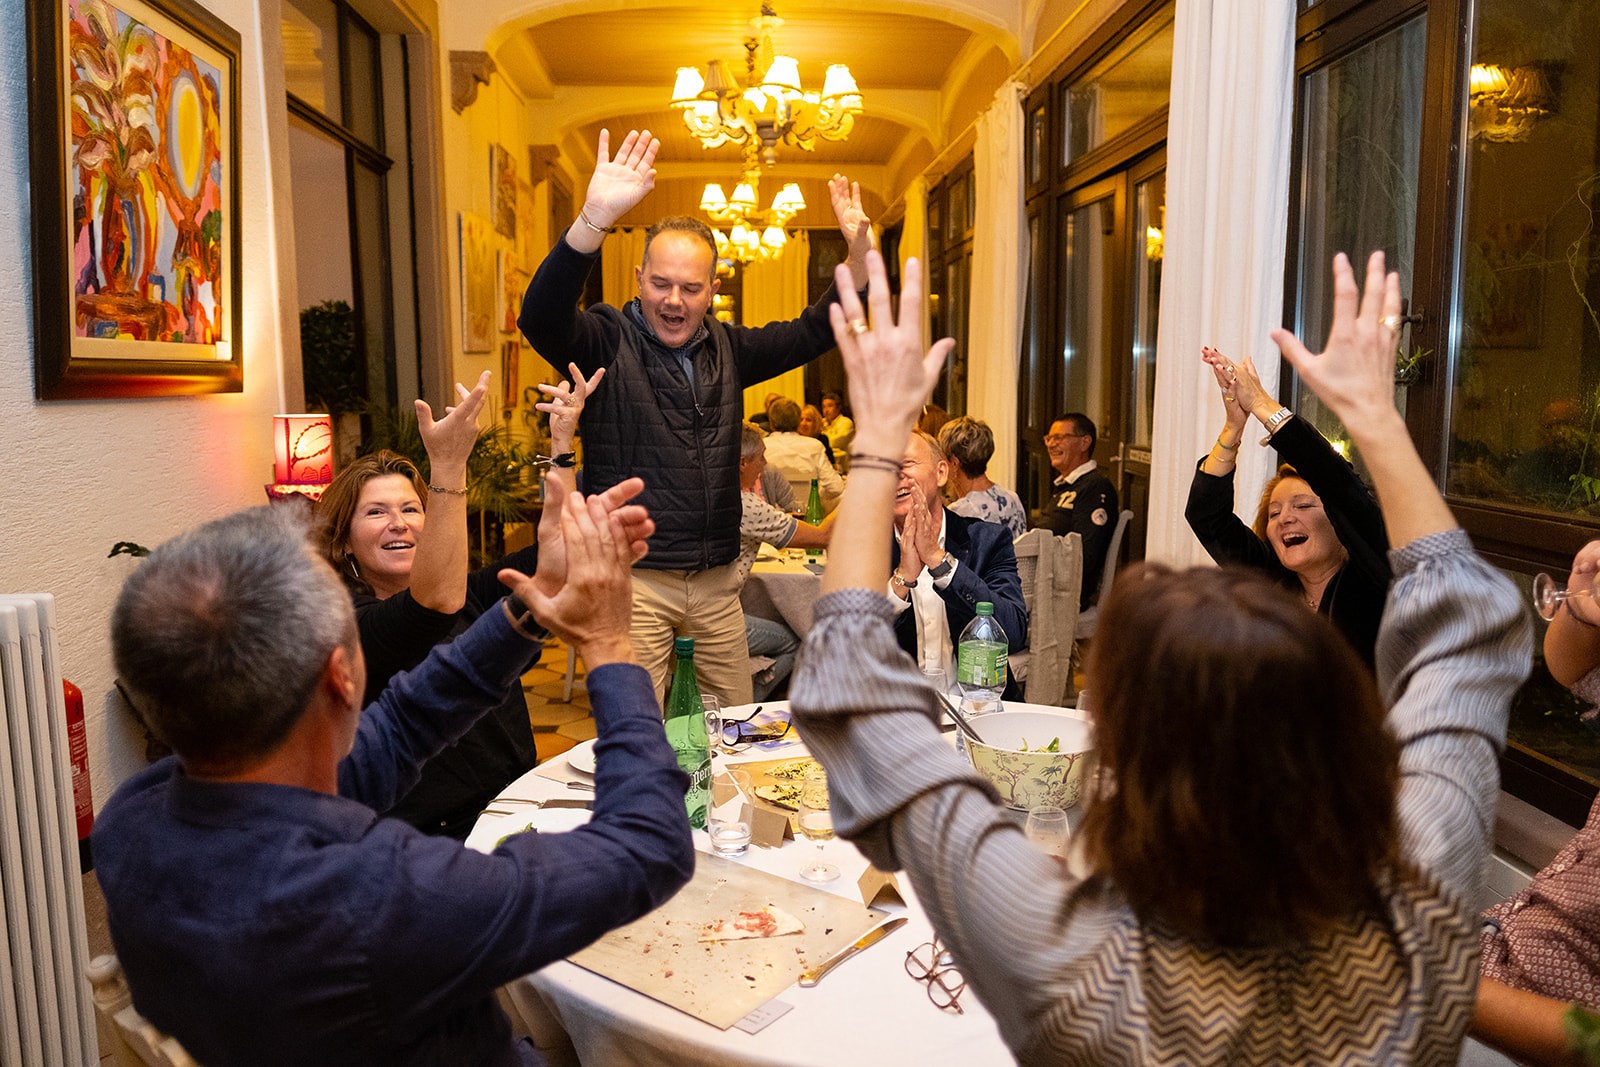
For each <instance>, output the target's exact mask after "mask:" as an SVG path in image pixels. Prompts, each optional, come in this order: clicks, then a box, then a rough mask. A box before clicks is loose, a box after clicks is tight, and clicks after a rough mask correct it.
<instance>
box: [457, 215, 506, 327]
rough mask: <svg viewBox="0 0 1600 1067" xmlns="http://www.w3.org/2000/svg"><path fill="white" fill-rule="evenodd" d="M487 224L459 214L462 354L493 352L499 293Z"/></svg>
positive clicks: (496, 262)
mask: <svg viewBox="0 0 1600 1067" xmlns="http://www.w3.org/2000/svg"><path fill="white" fill-rule="evenodd" d="M491 232H492V230H491V228H490V226H489V224H488V223H487V222H486V221H484V219H483V218H482V217H480V216H478V215H471V214H468V213H466V212H463V213H462V214H461V351H463V352H493V351H494V340H495V329H494V326H495V306H496V304H497V302H498V300H497V296H498V293H499V287H500V282H499V250H498V249H497V248H495V246H494V243H493V238H492V237H491V236H490V234H491Z"/></svg>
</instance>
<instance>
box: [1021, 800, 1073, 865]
mask: <svg viewBox="0 0 1600 1067" xmlns="http://www.w3.org/2000/svg"><path fill="white" fill-rule="evenodd" d="M1023 833H1024V834H1026V835H1027V838H1028V840H1029V841H1032V842H1033V843H1034V844H1035V845H1037V846H1038V848H1039V850H1040V851H1041V852H1043V853H1044V854H1045V855H1047V856H1055V857H1057V858H1059V859H1063V860H1064V859H1066V858H1067V842H1068V841H1069V840H1070V839H1071V837H1072V831H1071V830H1069V829H1068V828H1067V813H1066V812H1064V811H1062V810H1061V809H1060V808H1058V807H1056V806H1055V805H1054V804H1041V805H1040V806H1039V807H1037V808H1032V809H1030V810H1029V811H1028V825H1027V827H1026V828H1025V829H1024V830H1023Z"/></svg>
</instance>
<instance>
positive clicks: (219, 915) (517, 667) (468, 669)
mask: <svg viewBox="0 0 1600 1067" xmlns="http://www.w3.org/2000/svg"><path fill="white" fill-rule="evenodd" d="M552 487H554V488H552ZM639 488H640V485H639V483H638V480H637V479H634V480H632V481H631V483H623V484H622V485H619V486H618V487H617V489H616V490H614V491H613V492H611V493H608V494H606V495H605V496H603V497H593V498H590V499H587V500H585V499H584V498H583V497H582V496H581V495H579V494H577V493H573V494H571V495H570V496H568V495H567V494H565V493H564V492H562V490H561V488H560V486H559V484H558V483H556V482H555V481H554V480H553V479H552V480H550V481H549V482H547V486H546V493H547V494H548V499H547V507H548V508H554V509H557V510H558V511H559V520H558V521H557V522H556V523H553V524H543V525H544V526H545V528H544V530H543V531H542V532H541V538H540V541H541V544H540V548H541V552H540V557H539V568H538V572H537V573H536V574H535V575H534V576H533V577H531V578H530V577H528V576H527V575H524V574H521V573H519V572H517V571H515V570H510V569H507V570H503V571H501V572H500V576H499V577H500V580H501V581H502V582H504V583H505V584H506V585H507V586H508V587H510V588H511V590H512V593H511V595H510V596H508V597H506V598H505V599H504V600H502V601H501V603H500V604H499V605H498V606H496V607H495V608H494V609H492V610H490V611H488V612H486V613H484V614H483V615H482V616H481V617H480V618H479V619H478V620H477V621H476V622H474V623H473V625H472V626H471V627H470V628H469V629H467V630H466V631H465V632H464V633H462V634H461V635H460V636H459V637H457V638H456V639H455V640H454V641H452V642H451V643H449V644H446V645H440V646H438V647H436V648H435V649H434V651H433V652H432V653H431V654H430V655H429V656H428V658H427V659H425V660H424V661H423V662H422V663H421V664H419V665H418V666H417V667H416V669H414V670H412V671H409V672H405V673H402V674H399V675H397V676H396V677H395V679H394V680H393V681H392V682H391V683H390V685H389V687H388V688H387V689H386V690H385V691H384V692H383V694H382V695H381V696H380V697H379V698H378V699H377V700H376V701H375V702H374V703H373V704H372V705H370V706H369V707H368V708H366V709H365V710H364V711H363V710H362V709H361V699H362V693H363V689H364V686H365V680H366V679H365V676H366V665H365V661H364V660H363V658H362V653H361V645H360V641H359V640H358V638H357V634H356V627H355V619H354V615H353V613H352V610H351V606H350V598H349V596H348V595H347V594H346V593H345V591H344V589H343V588H342V587H341V585H340V583H339V580H338V579H337V578H336V576H335V575H334V573H333V571H332V570H331V569H330V568H329V566H328V564H327V563H326V562H325V561H323V559H322V558H321V557H320V555H319V554H318V553H317V552H316V551H315V550H314V549H313V547H312V546H311V545H310V544H309V542H308V541H307V539H306V531H305V529H304V527H303V525H302V524H301V523H300V522H299V521H298V518H297V517H296V516H294V515H292V514H289V513H287V512H285V511H282V510H277V509H267V508H260V509H256V510H254V511H247V512H241V513H239V514H237V515H232V516H229V517H227V518H224V519H219V520H217V521H215V522H212V523H209V524H207V525H205V526H202V527H200V528H199V529H197V530H194V531H192V532H190V533H188V534H185V535H183V536H180V537H178V538H176V539H175V540H173V541H171V542H169V543H168V544H166V545H164V546H162V547H161V548H160V549H158V550H157V551H156V552H155V553H154V554H152V555H151V556H150V558H149V559H147V560H146V561H145V562H144V563H143V564H142V565H141V567H140V568H139V570H138V571H137V572H135V574H134V575H133V576H132V577H131V578H130V579H129V580H128V582H127V583H126V584H125V585H124V587H123V590H122V594H121V596H120V597H119V599H118V601H117V606H116V609H115V611H114V613H113V617H112V646H113V649H112V650H113V656H114V658H115V662H116V667H117V670H118V672H119V673H120V674H121V676H122V680H123V684H124V685H125V686H126V688H127V689H128V691H129V693H130V696H131V699H132V700H133V702H134V703H135V704H136V705H137V707H138V708H139V710H140V711H141V712H142V714H143V715H144V717H145V719H146V721H147V722H149V724H150V725H151V727H152V729H153V730H154V731H155V732H156V734H157V735H158V736H159V737H160V738H161V739H162V740H164V741H165V742H167V743H168V744H169V745H171V746H172V748H173V750H174V752H175V755H173V756H170V757H168V758H166V759H164V760H161V761H160V762H158V763H156V764H154V765H152V766H151V767H149V768H148V769H146V770H145V771H142V772H141V773H139V774H136V775H134V776H133V777H132V778H130V779H129V780H128V781H127V782H125V783H123V785H122V786H121V788H119V789H118V790H117V792H116V795H115V796H113V797H112V798H111V801H110V802H109V803H108V804H107V805H106V807H105V809H104V811H103V812H102V813H101V817H100V819H99V820H98V821H97V824H96V826H95V830H94V850H95V858H96V861H97V865H98V872H99V876H100V882H101V885H102V887H103V888H104V890H105V896H106V906H107V915H108V918H109V920H110V927H111V937H112V941H113V943H114V944H115V946H116V950H117V954H118V956H119V957H120V961H121V964H122V968H123V971H124V972H125V973H126V975H127V978H128V984H129V988H130V989H131V991H132V993H133V1001H134V1006H135V1007H136V1008H137V1009H138V1010H139V1011H140V1012H141V1013H142V1014H143V1015H144V1016H145V1017H146V1018H147V1019H148V1020H149V1021H150V1022H151V1023H152V1024H154V1025H155V1026H156V1027H157V1028H159V1029H161V1030H164V1031H166V1032H167V1033H169V1034H171V1035H172V1036H173V1037H175V1038H176V1039H177V1040H178V1041H179V1043H181V1044H182V1045H183V1046H184V1048H185V1049H186V1051H188V1052H189V1054H190V1055H192V1056H194V1057H195V1058H196V1059H197V1060H198V1061H200V1062H202V1063H205V1064H207V1065H210V1067H216V1065H219V1064H278V1063H297V1064H363V1063H372V1064H379V1063H381V1064H413V1063H414V1064H434V1063H485V1064H533V1063H540V1062H542V1060H541V1059H540V1058H539V1055H538V1053H537V1051H536V1050H535V1049H534V1048H533V1046H532V1045H531V1044H529V1043H528V1042H527V1041H526V1040H525V1039H524V1040H523V1041H521V1042H517V1043H513V1041H512V1035H511V1029H510V1025H509V1023H508V1022H507V1020H506V1018H505V1016H504V1014H503V1013H502V1012H501V1011H500V1009H499V1008H498V1007H497V1006H496V1004H495V1000H494V990H495V989H496V987H498V986H500V985H502V984H503V983H505V982H507V981H510V980H511V979H513V978H515V977H517V976H519V975H523V974H526V973H528V972H529V971H532V970H535V969H537V968H539V967H542V966H544V965H545V964H546V963H549V962H551V961H553V960H557V959H561V958H562V957H564V956H567V955H569V954H571V953H573V952H575V951H577V950H578V949H580V948H583V947H584V946H585V945H588V944H589V943H590V942H592V941H593V940H594V939H595V938H597V937H599V936H600V935H601V934H603V933H605V932H606V931H607V930H610V929H612V928H614V927H616V926H620V925H623V924H625V923H627V922H630V921H632V920H633V919H635V918H637V917H639V916H640V915H643V914H645V913H646V912H648V911H650V910H651V909H653V908H655V907H657V906H659V905H660V904H661V903H663V902H664V901H665V900H666V899H667V898H668V897H670V896H671V895H672V894H673V893H674V892H676V891H677V890H678V889H679V888H680V887H681V886H682V885H683V884H684V883H685V882H686V881H687V880H688V878H689V876H690V874H691V873H692V872H693V868H694V853H693V846H692V842H691V839H690V836H689V827H688V820H687V818H686V814H685V810H684V805H683V794H684V789H685V786H686V784H687V778H686V777H685V775H684V774H683V772H681V771H680V770H678V766H677V760H676V758H675V757H674V755H673V752H672V749H671V747H670V746H669V745H668V744H667V742H666V736H665V733H664V732H663V729H662V726H661V719H660V708H659V707H658V706H657V705H656V702H655V699H654V694H653V692H652V690H651V685H650V678H649V675H648V674H647V673H646V672H645V671H644V670H642V669H641V668H639V667H638V666H636V665H634V664H633V663H632V662H631V644H630V642H629V640H628V624H629V618H630V614H631V582H630V577H629V574H630V569H631V567H632V565H633V563H634V561H635V560H636V559H637V558H638V557H639V556H640V555H642V554H643V551H644V542H645V539H646V538H647V537H648V536H649V534H650V532H651V529H652V526H651V523H650V520H649V518H648V516H647V515H646V514H645V513H644V509H643V508H640V507H637V506H632V505H626V504H625V501H626V500H627V499H628V498H629V497H631V496H633V495H634V494H636V493H637V492H638V491H639ZM551 632H553V633H556V634H558V635H559V636H561V637H562V638H563V639H564V640H566V641H569V642H571V643H572V644H573V645H574V646H575V647H576V648H577V649H578V651H579V653H580V654H581V655H583V657H584V661H585V662H586V663H587V664H588V666H589V693H590V698H591V700H592V702H593V705H594V714H595V723H596V726H597V728H598V734H599V742H598V746H597V755H598V763H599V771H598V773H597V775H596V798H595V802H594V816H593V819H592V820H591V821H590V822H589V823H588V825H586V826H583V827H580V828H579V829H577V830H573V831H571V832H569V833H552V834H543V833H525V834H520V835H516V836H512V837H509V838H506V839H505V840H504V841H503V842H502V843H501V844H499V845H498V847H496V848H495V849H494V851H493V852H492V853H489V854H487V855H483V854H479V853H477V852H473V851H469V850H467V849H465V848H464V847H463V846H462V845H461V844H460V843H459V842H456V841H454V840H451V839H449V838H442V837H428V836H425V835H423V834H422V833H420V832H419V831H417V830H415V829H414V828H412V827H411V826H408V825H407V824H405V823H403V822H401V821H399V820H396V819H382V818H379V817H378V815H377V811H379V810H383V809H386V808H388V807H389V806H390V805H391V804H392V803H393V802H394V800H395V798H396V797H398V796H400V795H402V794H403V793H404V792H405V791H406V790H407V789H409V788H410V787H411V786H412V785H413V784H414V783H415V782H416V780H417V775H418V770H419V768H420V767H421V765H422V764H423V763H424V762H425V761H426V760H427V759H429V758H430V757H431V756H433V755H434V754H435V753H437V752H439V751H440V750H442V749H443V748H444V747H445V746H446V745H448V744H450V743H452V742H453V741H454V740H455V739H456V738H458V737H459V736H460V735H461V734H462V733H464V732H465V731H466V730H467V729H468V728H469V727H470V726H471V725H472V724H473V722H474V721H476V720H477V719H478V718H479V717H480V716H481V715H482V714H484V713H485V712H486V711H488V710H489V709H491V708H493V707H495V706H497V705H498V703H499V702H500V700H501V699H503V697H504V695H505V693H506V691H507V690H508V689H509V688H510V687H511V686H513V685H517V684H519V679H520V676H521V674H522V672H523V671H524V670H525V669H526V668H527V667H528V666H529V664H530V663H531V662H532V661H533V660H536V659H537V658H538V654H539V651H540V642H541V641H542V640H543V638H544V637H546V636H547V635H548V634H549V633H551ZM624 783H626V785H624Z"/></svg>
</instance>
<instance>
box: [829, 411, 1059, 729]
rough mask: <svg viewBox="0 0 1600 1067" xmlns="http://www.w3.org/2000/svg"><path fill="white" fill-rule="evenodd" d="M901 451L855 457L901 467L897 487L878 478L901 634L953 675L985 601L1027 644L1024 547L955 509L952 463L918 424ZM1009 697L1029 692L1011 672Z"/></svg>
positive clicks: (917, 653) (925, 659)
mask: <svg viewBox="0 0 1600 1067" xmlns="http://www.w3.org/2000/svg"><path fill="white" fill-rule="evenodd" d="M857 410H860V409H859V408H858V409H857ZM862 414H863V415H864V414H865V412H862ZM864 432H865V427H863V429H862V430H861V431H858V432H857V434H856V437H857V440H858V442H859V440H860V439H861V435H862V433H864ZM873 439H874V440H876V439H877V434H876V433H874V434H873ZM899 454H900V459H899V461H898V462H897V461H895V460H892V459H890V458H888V455H889V454H887V453H876V454H875V455H873V456H872V457H870V458H863V449H862V448H861V447H860V446H859V444H858V446H857V447H856V449H855V450H854V452H852V457H853V458H852V459H851V463H852V465H855V464H857V463H858V462H859V463H865V464H870V465H872V466H874V467H879V468H883V469H888V468H889V467H896V470H897V477H896V479H895V483H894V486H893V487H892V488H891V489H887V490H885V489H883V488H882V483H881V480H880V481H879V483H878V484H879V485H880V491H881V492H884V495H885V497H886V498H887V499H889V500H891V501H892V502H893V507H894V544H893V546H892V548H891V549H890V556H889V563H890V567H891V571H890V574H889V582H888V593H889V604H890V607H891V609H892V611H893V613H894V636H895V639H896V640H897V641H898V642H899V645H900V647H901V648H902V649H904V650H905V651H906V652H909V653H911V655H912V656H914V657H915V658H916V661H917V663H918V664H919V665H921V667H922V668H923V669H924V670H929V671H942V672H943V673H944V675H945V677H946V678H948V679H950V680H952V681H954V679H955V676H956V672H955V651H956V642H957V640H959V639H960V637H961V631H962V630H964V629H966V628H967V623H969V622H971V621H972V620H973V618H974V616H975V615H976V614H977V607H978V605H979V604H980V603H982V602H984V601H988V602H989V603H991V604H993V605H994V618H995V621H996V622H998V623H999V624H1000V627H1001V629H1003V630H1005V632H1006V641H1007V642H1008V643H1009V644H1010V647H1011V651H1012V652H1020V651H1021V650H1022V649H1024V648H1027V647H1028V606H1027V603H1026V601H1024V600H1023V597H1022V579H1021V578H1020V577H1019V576H1018V575H1017V553H1016V550H1015V549H1014V548H1013V547H1012V543H1011V534H1010V533H1009V532H1008V531H1007V530H1006V529H1005V527H1003V526H998V525H996V524H995V523H992V522H984V521H982V520H981V519H969V518H966V517H964V516H962V515H957V514H954V513H953V512H951V511H950V509H949V508H947V507H945V506H944V485H945V482H946V480H947V479H948V477H949V471H950V461H949V460H948V459H946V458H945V454H944V452H943V451H942V450H941V449H940V448H939V442H938V441H936V440H934V439H933V438H932V437H929V436H928V435H927V434H925V433H923V432H921V431H920V430H919V431H917V432H915V433H913V434H912V435H911V439H910V440H909V441H907V442H906V444H905V445H904V446H902V449H901V451H900V453H899ZM851 477H854V475H851ZM851 536H861V532H860V531H859V530H857V531H856V532H855V533H853V534H852V535H851ZM1002 696H1003V698H1004V699H1007V700H1020V699H1021V697H1022V692H1021V687H1020V686H1018V685H1017V683H1016V679H1014V678H1012V677H1011V676H1010V674H1009V672H1008V673H1007V677H1006V690H1005V693H1003V694H1002Z"/></svg>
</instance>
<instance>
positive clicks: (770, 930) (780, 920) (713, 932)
mask: <svg viewBox="0 0 1600 1067" xmlns="http://www.w3.org/2000/svg"><path fill="white" fill-rule="evenodd" d="M805 928H806V926H805V923H803V922H801V921H800V920H799V919H796V918H795V917H794V916H793V915H790V914H789V913H788V912H786V911H784V910H783V909H782V908H778V907H774V906H773V905H771V904H768V905H767V906H766V907H764V908H757V909H756V910H754V911H741V912H740V913H739V914H738V915H736V916H734V917H733V918H731V919H717V920H716V921H714V922H709V923H706V924H705V925H704V926H702V927H701V928H700V940H701V941H744V940H746V939H748V938H752V937H782V936H783V935H784V934H798V933H800V932H801V931H802V930H804V929H805Z"/></svg>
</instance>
